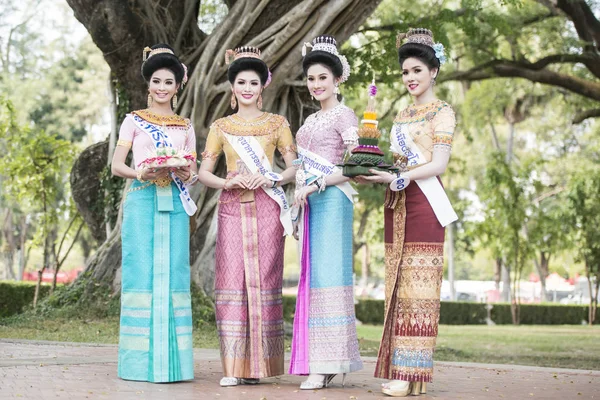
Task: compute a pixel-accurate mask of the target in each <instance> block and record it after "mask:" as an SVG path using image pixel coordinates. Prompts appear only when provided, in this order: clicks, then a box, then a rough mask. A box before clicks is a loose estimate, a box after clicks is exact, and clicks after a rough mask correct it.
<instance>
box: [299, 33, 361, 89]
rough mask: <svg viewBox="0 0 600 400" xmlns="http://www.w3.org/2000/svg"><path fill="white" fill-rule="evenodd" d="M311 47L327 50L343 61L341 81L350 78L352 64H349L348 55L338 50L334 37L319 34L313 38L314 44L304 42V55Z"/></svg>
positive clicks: (317, 49)
mask: <svg viewBox="0 0 600 400" xmlns="http://www.w3.org/2000/svg"><path fill="white" fill-rule="evenodd" d="M309 47H310V48H311V49H312V50H311V51H325V52H327V53H330V54H333V55H334V56H336V57H337V58H339V60H340V62H341V63H342V76H341V77H340V83H344V82H346V81H347V80H348V77H349V76H350V64H348V60H347V59H346V56H344V55H342V54H340V53H339V52H338V49H337V41H336V40H335V39H334V38H332V37H331V36H317V37H316V38H314V39H313V42H312V44H310V43H308V42H304V45H303V46H302V57H305V56H306V53H307V48H309Z"/></svg>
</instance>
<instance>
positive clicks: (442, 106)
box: [394, 100, 456, 162]
mask: <svg viewBox="0 0 600 400" xmlns="http://www.w3.org/2000/svg"><path fill="white" fill-rule="evenodd" d="M397 124H399V125H403V124H405V125H407V127H408V132H409V133H410V136H411V138H412V139H413V141H414V142H415V144H416V145H417V146H419V148H420V150H421V151H422V152H423V155H424V156H425V159H426V160H427V161H428V162H429V161H431V156H432V153H433V150H434V149H440V150H444V151H448V152H450V151H451V150H452V138H453V134H454V128H455V126H456V118H455V115H454V111H453V110H452V107H451V106H450V105H449V104H448V103H446V102H445V101H442V100H436V101H433V102H431V103H426V104H419V105H416V104H413V105H410V106H408V107H407V108H405V109H404V110H402V111H400V112H399V113H398V115H397V116H396V119H395V120H394V125H397Z"/></svg>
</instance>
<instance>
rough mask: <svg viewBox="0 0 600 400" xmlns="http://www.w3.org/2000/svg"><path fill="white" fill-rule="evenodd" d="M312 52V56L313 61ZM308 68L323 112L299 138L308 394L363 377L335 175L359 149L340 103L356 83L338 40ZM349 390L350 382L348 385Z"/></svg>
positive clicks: (344, 206)
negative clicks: (345, 87) (357, 374)
mask: <svg viewBox="0 0 600 400" xmlns="http://www.w3.org/2000/svg"><path fill="white" fill-rule="evenodd" d="M307 47H312V50H311V51H310V52H308V54H307V53H306V49H307ZM303 54H305V57H304V61H303V63H302V67H303V70H304V74H305V75H306V78H307V86H308V89H309V91H310V93H311V96H313V97H314V98H315V99H316V100H318V101H319V102H320V103H321V110H319V111H318V112H316V113H315V114H312V115H310V116H309V117H308V118H307V119H306V122H305V123H304V125H303V126H302V127H301V128H300V130H299V131H298V133H297V135H296V140H297V145H298V157H299V159H300V160H301V161H302V163H301V166H300V167H299V170H298V172H297V176H296V181H297V188H296V195H295V205H296V206H300V207H302V211H303V212H302V213H301V215H300V216H299V222H300V223H299V232H298V233H299V239H300V242H301V245H300V247H301V249H302V251H301V256H300V258H301V259H300V262H301V276H300V283H299V288H298V298H297V303H296V315H295V318H294V337H293V341H292V360H291V364H290V374H296V375H309V376H308V379H307V380H305V381H304V382H302V385H301V386H300V388H301V389H321V388H323V387H324V386H327V384H328V383H329V382H330V381H331V379H333V377H334V376H335V375H336V374H343V375H344V377H345V375H346V373H349V372H353V371H357V370H360V369H362V361H361V359H360V354H359V349H358V339H357V336H356V323H355V315H354V292H353V271H352V258H353V253H352V219H353V202H352V196H353V195H354V194H355V193H356V192H354V190H353V189H352V187H351V186H350V184H349V183H348V180H349V179H348V178H346V177H344V176H343V175H342V171H341V170H340V169H339V168H337V167H336V165H337V164H340V163H341V162H342V161H343V158H344V154H345V152H346V151H347V150H349V149H352V148H353V147H355V146H356V145H357V143H358V135H357V125H358V120H357V118H356V115H355V114H354V112H353V111H352V110H351V109H350V108H348V107H346V106H345V105H343V104H341V103H340V102H339V101H338V99H337V93H338V85H339V84H340V83H342V82H343V81H345V80H346V79H347V78H348V75H349V69H350V68H349V66H348V62H347V61H346V58H345V57H344V56H342V55H340V54H339V53H338V51H337V46H336V42H335V39H334V38H332V37H329V36H320V37H317V38H315V39H314V40H313V44H312V45H311V44H308V43H307V44H305V47H304V49H303ZM342 384H343V380H342Z"/></svg>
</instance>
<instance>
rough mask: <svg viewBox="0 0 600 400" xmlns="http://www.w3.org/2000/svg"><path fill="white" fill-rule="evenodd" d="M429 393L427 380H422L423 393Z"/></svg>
mask: <svg viewBox="0 0 600 400" xmlns="http://www.w3.org/2000/svg"><path fill="white" fill-rule="evenodd" d="M425 393H427V382H421V394H425Z"/></svg>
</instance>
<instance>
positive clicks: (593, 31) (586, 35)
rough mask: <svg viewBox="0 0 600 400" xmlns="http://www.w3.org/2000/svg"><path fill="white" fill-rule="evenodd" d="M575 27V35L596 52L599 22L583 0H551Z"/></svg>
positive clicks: (598, 42)
mask: <svg viewBox="0 0 600 400" xmlns="http://www.w3.org/2000/svg"><path fill="white" fill-rule="evenodd" d="M551 3H553V5H554V6H555V7H557V8H559V9H560V10H562V11H563V12H564V13H565V14H567V16H568V17H569V19H570V20H571V21H573V24H574V25H575V30H576V31H577V35H579V37H580V38H581V40H583V41H585V42H587V43H589V46H590V47H593V48H595V50H596V51H597V50H598V45H599V44H600V21H599V20H598V19H597V18H596V16H595V15H594V12H593V11H592V9H591V7H590V6H589V5H588V4H587V2H586V1H585V0H551ZM594 43H595V45H594Z"/></svg>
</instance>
